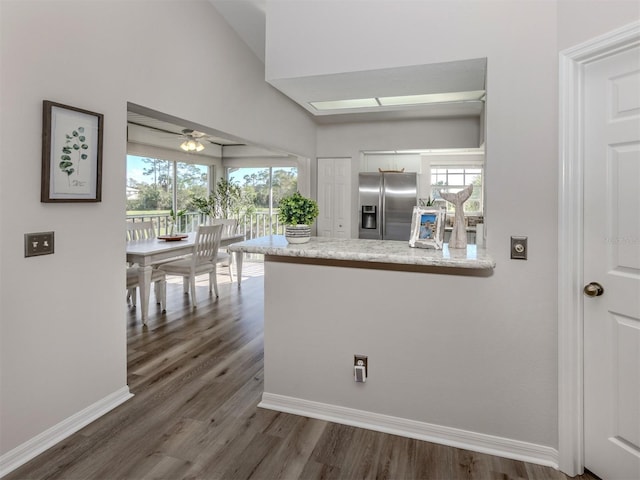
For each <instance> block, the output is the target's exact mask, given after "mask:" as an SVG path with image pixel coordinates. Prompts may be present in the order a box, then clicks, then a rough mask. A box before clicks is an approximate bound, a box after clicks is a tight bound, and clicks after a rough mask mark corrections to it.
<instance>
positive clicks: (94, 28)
mask: <svg viewBox="0 0 640 480" xmlns="http://www.w3.org/2000/svg"><path fill="white" fill-rule="evenodd" d="M184 19H188V21H184ZM0 22H1V23H0V31H1V33H0V34H1V37H0V49H1V50H0V52H1V56H0V64H1V77H0V80H1V83H0V88H1V97H0V104H1V105H2V108H1V109H0V110H1V113H0V122H1V128H0V135H2V138H1V142H0V143H1V145H0V162H1V163H2V170H1V171H2V173H0V225H1V227H0V228H1V229H2V230H1V232H0V245H1V248H0V267H1V268H0V272H1V273H0V275H1V277H0V317H1V322H0V324H1V327H0V328H1V331H0V335H1V338H0V342H1V343H0V349H1V353H0V355H1V357H0V364H1V369H2V370H1V382H2V384H1V388H0V395H1V398H0V426H1V427H0V454H4V453H6V452H8V451H10V450H12V449H14V448H15V447H17V446H18V445H21V444H23V442H26V441H27V440H29V439H31V438H33V437H34V436H36V435H37V434H39V433H41V432H43V431H45V430H46V429H48V428H50V427H52V426H54V425H56V424H59V423H60V422H62V421H63V420H64V419H67V418H68V417H70V416H71V415H73V414H75V413H77V412H79V411H80V410H82V409H84V408H86V407H88V406H90V405H92V404H94V403H95V402H97V401H99V400H101V399H103V398H104V397H106V396H107V395H109V394H111V393H112V392H114V391H117V390H119V389H121V388H122V387H125V386H126V321H125V302H124V291H125V282H124V268H125V267H124V249H125V244H124V241H125V240H124V239H125V235H124V213H125V155H126V119H127V115H126V108H127V102H128V101H130V102H133V103H135V104H137V105H142V106H146V107H149V108H152V109H154V110H157V111H161V112H165V113H167V114H169V115H174V116H176V117H179V118H184V119H188V120H190V121H193V122H195V123H198V124H200V125H205V126H209V127H211V128H214V129H217V130H220V131H223V132H228V133H230V134H232V135H235V136H237V137H240V138H246V139H249V140H251V141H253V142H254V143H256V144H264V145H267V146H274V147H279V148H280V149H282V150H285V151H290V152H294V153H299V154H301V155H303V156H305V157H313V156H315V130H314V127H313V123H312V122H311V121H310V120H309V119H308V117H307V115H306V114H304V113H303V112H302V111H301V110H300V108H299V107H297V106H296V105H294V104H293V103H292V102H290V101H289V100H288V99H286V98H285V97H284V96H283V95H281V94H280V93H279V92H277V91H275V90H274V89H273V88H272V87H270V86H268V85H267V84H266V83H265V82H264V71H263V65H262V63H261V62H260V61H259V60H258V59H257V58H256V57H255V56H254V55H253V53H251V51H250V50H249V49H248V48H247V47H246V45H245V44H244V43H242V42H241V41H240V40H239V39H238V38H237V37H236V35H235V34H234V33H233V31H232V30H231V29H230V28H229V27H228V25H227V24H226V23H225V22H224V21H223V20H222V19H221V17H220V16H219V15H218V14H217V12H216V11H215V10H214V9H213V7H212V6H211V5H210V4H209V3H208V2H206V1H184V0H181V1H178V0H175V1H163V2H133V1H130V2H113V1H105V0H97V1H92V2H86V1H79V0H70V1H64V2H63V1H22V0H18V1H11V0H2V1H1V3H0ZM194 59H195V60H197V62H196V63H194ZM44 99H48V100H52V101H56V102H60V103H63V104H67V105H72V106H75V107H80V108H84V109H88V110H91V111H96V112H100V113H103V114H104V164H103V176H102V185H103V193H102V202H101V203H95V204H44V203H40V169H41V149H40V135H41V129H42V101H43V100H44ZM48 230H53V231H55V254H54V255H50V256H43V257H34V258H28V259H27V258H24V256H23V251H24V250H23V248H24V247H23V234H24V233H25V232H39V231H48Z"/></svg>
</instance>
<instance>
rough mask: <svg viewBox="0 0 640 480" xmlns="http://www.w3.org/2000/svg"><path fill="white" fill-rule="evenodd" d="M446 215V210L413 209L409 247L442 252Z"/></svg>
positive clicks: (432, 208)
mask: <svg viewBox="0 0 640 480" xmlns="http://www.w3.org/2000/svg"><path fill="white" fill-rule="evenodd" d="M445 215H446V211H445V210H444V208H438V207H421V206H415V207H413V215H412V218H411V236H410V237H409V246H410V247H412V248H431V249H436V250H441V249H442V245H443V244H444V220H445Z"/></svg>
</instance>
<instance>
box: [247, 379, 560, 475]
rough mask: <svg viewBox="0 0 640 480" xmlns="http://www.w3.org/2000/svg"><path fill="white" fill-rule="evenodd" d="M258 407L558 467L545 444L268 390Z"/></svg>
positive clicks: (556, 451)
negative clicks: (315, 400) (269, 391)
mask: <svg viewBox="0 0 640 480" xmlns="http://www.w3.org/2000/svg"><path fill="white" fill-rule="evenodd" d="M258 406H259V407H262V408H267V409H269V410H277V411H279V412H285V413H292V414H294V415H301V416H304V417H311V418H317V419H320V420H327V421H330V422H335V423H341V424H344V425H351V426H354V427H359V428H366V429H368V430H376V431H378V432H384V433H390V434H392V435H400V436H402V437H408V438H415V439H417V440H425V441H427V442H433V443H439V444H442V445H448V446H451V447H456V448H462V449H465V450H472V451H474V452H481V453H487V454H489V455H496V456H498V457H504V458H511V459H513V460H520V461H523V462H529V463H536V464H539V465H545V466H548V467H553V468H555V469H557V468H558V450H556V449H555V448H551V447H547V446H544V445H536V444H534V443H527V442H522V441H519V440H512V439H510V438H503V437H495V436H493V435H485V434H483V433H476V432H470V431H467V430H460V429H457V428H452V427H443V426H441V425H433V424H430V423H425V422H418V421H415V420H408V419H405V418H399V417H391V416H389V415H382V414H379V413H373V412H366V411H363V410H356V409H353V408H346V407H340V406H337V405H328V404H326V403H319V402H312V401H309V400H303V399H300V398H294V397H287V396H284V395H276V394H274V393H267V392H265V393H263V394H262V401H261V402H260V404H259V405H258Z"/></svg>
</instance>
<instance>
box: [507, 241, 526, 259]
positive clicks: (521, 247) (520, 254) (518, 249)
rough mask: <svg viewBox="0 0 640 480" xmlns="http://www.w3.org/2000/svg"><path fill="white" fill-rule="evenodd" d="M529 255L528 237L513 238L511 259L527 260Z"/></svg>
mask: <svg viewBox="0 0 640 480" xmlns="http://www.w3.org/2000/svg"><path fill="white" fill-rule="evenodd" d="M528 253H529V247H528V245H527V237H511V258H512V259H513V260H526V259H527V254H528Z"/></svg>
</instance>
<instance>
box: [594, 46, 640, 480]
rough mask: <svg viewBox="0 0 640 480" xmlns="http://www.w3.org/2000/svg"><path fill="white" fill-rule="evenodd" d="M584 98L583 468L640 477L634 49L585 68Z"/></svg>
mask: <svg viewBox="0 0 640 480" xmlns="http://www.w3.org/2000/svg"><path fill="white" fill-rule="evenodd" d="M584 95H585V97H584V102H585V110H584V117H583V118H584V137H583V138H584V162H585V163H584V182H585V183H584V283H585V288H587V290H586V291H585V296H584V300H583V307H584V440H585V467H586V468H588V469H589V470H591V471H592V472H594V473H595V474H597V475H598V476H600V477H601V478H603V479H608V480H616V479H620V480H621V479H624V480H631V479H640V47H635V48H632V49H627V50H626V51H623V52H621V53H617V54H615V55H613V56H609V57H606V58H604V59H601V60H596V61H594V62H592V63H591V64H589V65H586V67H585V91H584ZM594 283H597V284H599V285H600V286H602V287H603V290H604V291H603V292H600V291H599V290H598V285H594ZM587 285H590V287H587ZM598 293H602V294H601V295H597V294H598ZM587 294H590V295H593V296H587ZM596 295H597V296H596Z"/></svg>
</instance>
